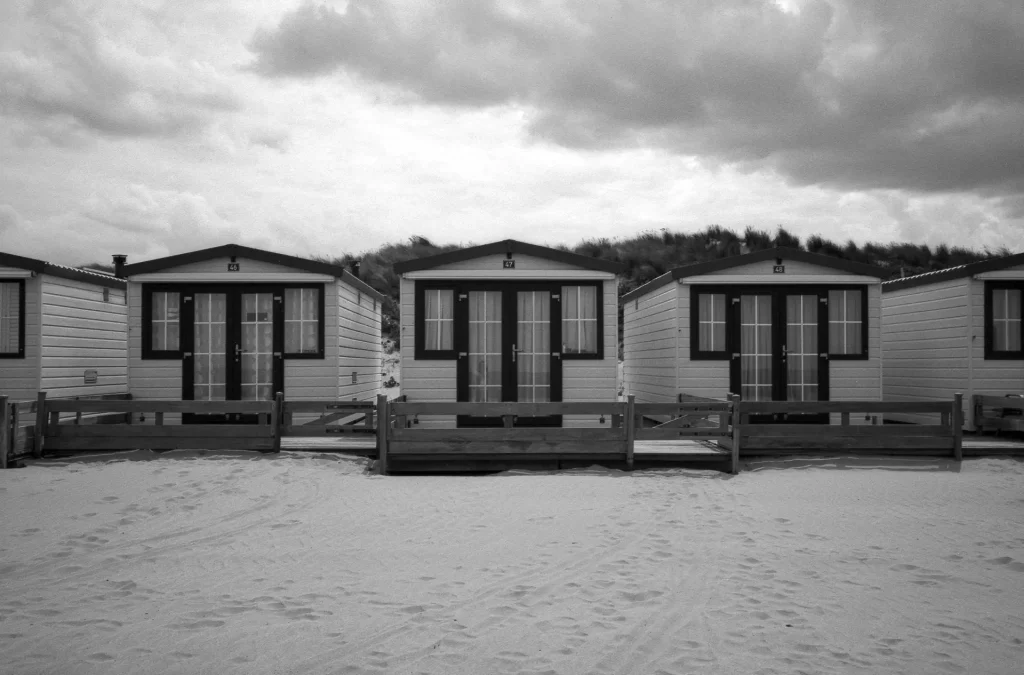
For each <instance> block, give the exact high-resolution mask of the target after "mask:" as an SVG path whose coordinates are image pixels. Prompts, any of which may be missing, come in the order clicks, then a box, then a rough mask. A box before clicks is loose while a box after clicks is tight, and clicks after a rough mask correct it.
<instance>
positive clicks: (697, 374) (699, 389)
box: [675, 268, 771, 398]
mask: <svg viewBox="0 0 1024 675" xmlns="http://www.w3.org/2000/svg"><path fill="white" fill-rule="evenodd" d="M770 270H771V268H769V271H770ZM675 286H676V288H677V289H678V290H677V291H676V314H677V315H678V317H679V352H678V353H679V365H678V369H679V381H678V384H677V387H678V389H677V391H678V392H681V393H684V394H690V395H691V396H704V397H706V398H725V397H726V396H728V395H729V362H728V361H691V360H690V340H691V339H692V338H691V336H690V311H691V307H690V288H691V287H690V285H689V284H683V285H678V284H675Z"/></svg>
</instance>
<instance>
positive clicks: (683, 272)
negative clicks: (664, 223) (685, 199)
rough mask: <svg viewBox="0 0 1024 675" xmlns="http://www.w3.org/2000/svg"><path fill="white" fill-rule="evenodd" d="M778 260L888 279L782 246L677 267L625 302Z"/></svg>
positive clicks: (874, 270)
mask: <svg viewBox="0 0 1024 675" xmlns="http://www.w3.org/2000/svg"><path fill="white" fill-rule="evenodd" d="M776 258H782V259H783V260H794V261H797V262H804V263H808V264H811V265H819V266H821V267H831V268H832V269H836V270H840V271H842V272H848V273H850V274H859V275H862V276H868V277H878V278H879V279H881V278H882V277H885V276H886V275H887V272H886V271H885V270H883V269H882V268H881V267H876V266H875V265H866V264H864V263H859V262H853V261H852V260H843V259H842V258H836V257H833V256H830V255H822V254H820V253H808V252H807V251H802V250H800V249H798V248H788V247H785V246H779V247H776V248H767V249H763V250H760V251H754V252H753V253H745V254H743V255H736V256H731V257H729V258H720V259H718V260H709V261H707V262H700V263H693V264H692V265H683V266H682V267H677V268H675V269H673V270H670V271H668V272H666V273H665V274H662V275H661V276H660V277H657V278H655V279H652V280H651V281H648V282H647V283H646V284H644V285H643V286H640V287H639V288H636V289H633V290H632V291H630V292H629V293H626V294H625V295H623V296H622V298H621V300H622V301H623V302H625V301H627V300H633V299H634V298H639V297H641V296H643V295H647V294H648V293H650V292H651V291H653V290H655V289H657V288H660V287H661V286H664V285H666V284H669V283H672V282H673V281H675V280H677V279H685V278H686V277H696V276H700V275H702V274H712V273H714V272H721V271H722V270H727V269H731V268H733V267H742V266H743V265H749V264H751V263H756V262H762V261H764V260H774V259H776Z"/></svg>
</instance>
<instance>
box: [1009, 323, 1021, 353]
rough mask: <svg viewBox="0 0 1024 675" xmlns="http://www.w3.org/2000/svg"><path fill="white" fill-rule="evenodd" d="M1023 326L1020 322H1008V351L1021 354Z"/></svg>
mask: <svg viewBox="0 0 1024 675" xmlns="http://www.w3.org/2000/svg"><path fill="white" fill-rule="evenodd" d="M1020 334H1021V326H1020V320H1019V319H1018V320H1017V321H1009V322H1007V327H1006V351H1009V352H1019V351H1020V350H1021V341H1020Z"/></svg>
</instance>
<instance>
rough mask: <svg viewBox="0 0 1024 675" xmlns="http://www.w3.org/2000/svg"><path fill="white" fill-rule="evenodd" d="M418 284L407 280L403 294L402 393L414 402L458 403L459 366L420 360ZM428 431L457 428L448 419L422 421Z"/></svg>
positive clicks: (421, 419) (401, 289) (403, 283)
mask: <svg viewBox="0 0 1024 675" xmlns="http://www.w3.org/2000/svg"><path fill="white" fill-rule="evenodd" d="M415 288H416V282H415V281H411V280H409V279H405V278H403V279H402V280H401V285H400V291H399V320H400V323H401V354H402V381H401V383H400V385H401V392H402V394H403V395H405V396H406V397H407V398H408V400H410V401H454V400H455V399H456V362H455V361H452V360H444V361H441V360H416V358H415V349H414V345H415V341H416V332H415V331H416V328H415V327H416V319H415V300H414V295H415ZM420 424H421V426H423V427H424V428H431V427H453V426H455V420H454V419H453V418H450V417H445V416H433V417H420Z"/></svg>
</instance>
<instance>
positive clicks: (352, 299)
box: [337, 283, 384, 401]
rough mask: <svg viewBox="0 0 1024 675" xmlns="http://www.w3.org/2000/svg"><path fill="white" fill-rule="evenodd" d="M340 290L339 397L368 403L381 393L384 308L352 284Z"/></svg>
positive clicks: (341, 287) (340, 285) (339, 285)
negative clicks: (382, 311) (381, 323)
mask: <svg viewBox="0 0 1024 675" xmlns="http://www.w3.org/2000/svg"><path fill="white" fill-rule="evenodd" d="M337 286H338V316H339V320H340V330H339V333H338V372H339V386H338V391H339V394H338V395H339V397H340V398H342V399H356V400H359V401H366V400H370V399H372V398H373V397H374V396H376V395H377V394H378V393H379V392H380V391H381V371H382V369H383V361H382V359H383V356H384V350H383V347H382V346H381V341H380V340H381V333H380V319H381V306H380V303H379V302H378V301H376V300H375V299H374V298H372V297H370V296H367V295H365V294H364V293H361V292H359V291H358V290H356V289H354V288H352V287H351V286H349V285H348V284H341V283H339V284H337Z"/></svg>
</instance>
